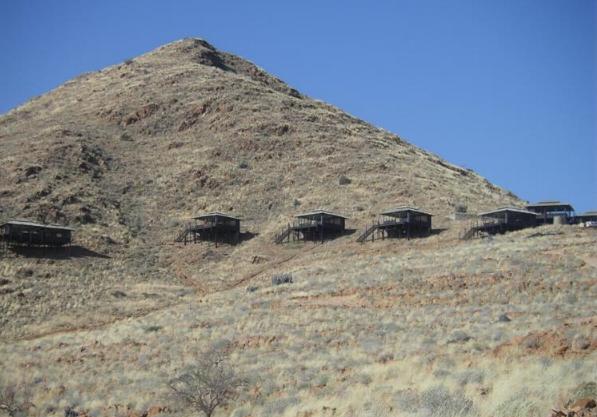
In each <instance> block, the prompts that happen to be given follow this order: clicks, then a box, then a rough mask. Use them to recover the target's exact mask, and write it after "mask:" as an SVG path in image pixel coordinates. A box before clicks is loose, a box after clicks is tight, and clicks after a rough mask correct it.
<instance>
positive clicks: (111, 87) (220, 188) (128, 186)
mask: <svg viewBox="0 0 597 417" xmlns="http://www.w3.org/2000/svg"><path fill="white" fill-rule="evenodd" d="M0 144H1V149H2V152H1V153H0V158H1V162H0V196H1V198H0V219H8V218H15V217H17V218H26V219H31V220H40V221H44V222H56V223H62V224H68V225H71V226H74V227H75V228H76V232H75V243H76V244H77V245H78V246H81V247H82V248H84V251H83V252H76V253H74V256H70V257H69V258H68V259H58V260H56V259H47V256H41V257H39V258H32V257H30V256H29V257H26V258H23V257H11V256H9V257H8V258H7V257H4V258H0V275H1V276H0V278H5V279H6V280H7V281H8V282H9V284H7V285H5V286H4V287H3V288H0V291H1V292H2V294H0V295H1V297H0V313H1V314H0V329H2V328H3V327H4V330H5V331H6V332H8V334H14V335H16V334H20V335H26V334H40V333H47V332H52V331H54V330H56V329H63V328H69V329H70V328H76V327H78V326H81V325H82V324H81V323H86V324H85V326H87V325H88V324H89V323H90V322H92V323H95V324H98V323H99V324H101V323H105V322H109V321H111V320H113V319H117V318H122V317H130V316H131V315H137V314H144V313H145V312H147V311H152V310H153V309H155V308H161V307H162V306H164V305H169V304H171V303H173V302H176V301H177V300H178V297H179V295H180V294H181V291H182V293H185V291H187V290H188V288H192V289H194V290H196V291H199V292H200V293H202V294H206V293H210V292H213V291H215V290H221V289H227V288H230V287H234V286H237V285H241V284H244V283H246V282H248V281H249V280H251V279H253V278H254V277H256V276H258V275H259V274H269V273H270V272H272V271H273V272H275V270H276V269H278V268H281V267H282V265H283V264H284V263H285V262H286V261H287V260H289V259H291V258H292V257H295V256H298V255H299V254H300V253H301V251H298V252H293V250H291V249H288V248H282V247H276V246H274V245H272V238H273V236H274V235H275V234H276V233H277V232H279V231H280V229H281V228H282V227H283V226H284V225H285V224H286V223H287V222H288V221H289V220H290V219H291V217H292V216H293V215H294V214H296V213H297V212H301V211H305V210H310V209H313V208H319V207H321V208H326V209H328V210H334V211H338V212H341V213H343V214H344V215H346V216H348V217H349V218H350V219H349V222H348V227H350V228H353V229H360V228H361V227H363V226H364V225H365V224H366V223H367V222H370V221H372V220H373V219H374V218H375V216H376V213H379V211H380V210H382V209H386V208H388V207H392V206H396V205H402V204H412V205H418V206H420V207H421V208H424V209H426V210H429V211H431V212H432V213H434V214H435V215H436V217H434V224H435V225H436V226H438V227H443V228H449V231H448V232H446V233H442V234H441V236H439V237H438V236H435V237H433V238H430V239H427V241H428V242H429V243H430V244H433V242H435V241H437V239H445V237H446V236H450V235H451V233H452V235H451V236H452V237H453V236H454V233H456V232H454V231H455V230H456V228H455V227H451V226H453V225H452V224H450V222H449V220H447V217H446V215H448V214H449V213H451V212H452V211H453V209H454V206H455V205H456V204H463V205H466V206H468V208H469V211H473V212H474V211H477V210H479V209H485V208H490V207H494V206H496V205H502V204H511V203H516V202H518V201H519V200H518V199H517V198H516V197H515V196H513V195H512V194H510V193H508V192H506V191H504V190H502V189H500V188H497V187H495V186H494V185H492V184H490V183H489V182H488V181H487V180H485V179H483V178H482V177H480V176H479V175H477V174H476V173H474V172H472V171H470V170H466V169H463V168H459V167H457V166H454V165H452V164H449V163H447V162H446V161H443V160H441V159H440V158H438V157H437V156H435V155H433V154H430V153H428V152H425V151H423V150H421V149H419V148H417V147H415V146H413V145H411V144H409V143H407V142H405V141H404V140H402V139H401V138H399V137H398V136H396V135H393V134H390V133H388V132H386V131H384V130H381V129H378V128H375V127H373V126H371V125H369V124H367V123H365V122H363V121H361V120H358V119H356V118H354V117H352V116H349V115H347V114H346V113H344V112H342V111H341V110H339V109H337V108H335V107H332V106H330V105H328V104H325V103H322V102H319V101H316V100H312V99H310V98H308V97H305V96H303V95H301V94H300V93H299V92H297V91H296V90H294V89H292V88H290V87H288V86H287V85H286V84H284V83H283V82H282V81H280V80H279V79H277V78H275V77H272V76H271V75H269V74H267V73H266V72H264V71H263V70H261V69H260V68H258V67H256V66H255V65H253V64H251V63H249V62H247V61H245V60H242V59H240V58H238V57H235V56H233V55H230V54H227V53H223V52H220V51H217V50H216V49H215V48H214V47H212V46H211V45H209V44H208V43H207V42H205V41H202V40H198V39H186V40H182V41H178V42H174V43H171V44H168V45H165V46H163V47H161V48H158V49H156V50H155V51H152V52H150V53H148V54H145V55H143V56H141V57H138V58H136V59H133V60H130V61H127V62H124V63H122V64H120V65H115V66H112V67H109V68H106V69H104V70H102V71H99V72H96V73H91V74H84V75H81V76H80V77H78V78H76V79H74V80H72V81H69V82H67V83H66V84H64V85H63V86H60V87H58V88H56V89H55V90H53V91H51V92H49V93H48V94H45V95H43V96H41V97H39V98H36V99H34V100H31V101H30V102H28V103H26V104H25V105H23V106H21V107H19V108H16V109H14V110H13V111H11V112H9V113H7V114H5V115H3V116H1V117H0ZM341 179H342V181H341ZM212 210H219V211H226V212H232V213H235V214H237V215H239V216H241V217H242V218H243V229H245V230H248V231H250V232H252V233H253V234H254V235H255V237H254V238H253V239H250V240H248V241H246V242H244V243H243V244H242V245H239V246H237V247H228V246H225V247H220V248H218V249H217V250H214V248H213V247H211V246H210V245H206V244H203V245H190V246H183V245H181V244H175V243H174V239H175V237H176V236H177V235H178V233H179V232H180V230H181V228H182V226H183V225H184V223H185V222H186V221H187V219H188V218H189V217H191V216H192V215H194V214H197V213H200V212H203V211H212ZM355 237H356V236H355V235H352V236H346V237H344V238H342V239H338V240H337V241H334V242H332V243H331V244H332V245H340V246H342V247H344V248H345V250H348V251H350V250H351V249H349V248H348V247H347V246H346V245H349V244H350V242H352V241H354V239H355ZM308 250H310V249H307V251H308ZM239 271H240V272H239ZM33 283H35V284H33ZM181 288H182V289H181ZM122 293H124V294H126V297H121V296H118V294H122ZM114 294H116V295H114ZM48 316H51V317H52V318H53V319H52V320H46V317H48ZM75 317H77V318H81V320H79V319H75ZM6 326H8V327H6ZM27 326H32V327H27ZM9 328H10V329H9Z"/></svg>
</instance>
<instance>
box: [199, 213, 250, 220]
mask: <svg viewBox="0 0 597 417" xmlns="http://www.w3.org/2000/svg"><path fill="white" fill-rule="evenodd" d="M214 217H223V218H226V219H232V220H240V218H238V217H236V216H232V215H230V214H226V213H222V212H221V211H212V212H210V213H205V214H201V215H199V216H196V217H193V220H205V219H211V218H214Z"/></svg>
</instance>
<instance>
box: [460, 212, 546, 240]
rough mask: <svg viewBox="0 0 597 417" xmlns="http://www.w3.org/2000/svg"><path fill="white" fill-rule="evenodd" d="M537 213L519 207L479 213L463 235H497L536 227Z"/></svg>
mask: <svg viewBox="0 0 597 417" xmlns="http://www.w3.org/2000/svg"><path fill="white" fill-rule="evenodd" d="M536 225H537V214H536V213H535V212H532V211H528V210H524V209H520V208H517V207H502V208H499V209H496V210H493V211H488V212H485V213H479V219H478V220H477V221H476V222H475V224H473V225H472V226H471V227H470V228H469V229H468V230H467V232H466V233H465V234H464V236H463V237H462V238H463V239H471V238H473V237H478V236H481V235H484V234H488V235H496V234H503V233H506V232H512V231H515V230H521V229H526V228H528V227H535V226H536Z"/></svg>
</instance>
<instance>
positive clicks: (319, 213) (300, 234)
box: [274, 210, 346, 244]
mask: <svg viewBox="0 0 597 417" xmlns="http://www.w3.org/2000/svg"><path fill="white" fill-rule="evenodd" d="M345 232H346V217H344V216H342V215H340V214H336V213H332V212H329V211H325V210H315V211H312V212H308V213H303V214H299V215H297V216H296V220H295V222H294V223H293V224H289V225H288V227H287V228H286V229H284V230H283V231H282V232H281V233H279V234H278V235H277V236H276V237H275V238H274V243H278V244H280V243H284V242H291V241H301V240H302V241H320V242H321V243H323V242H324V241H325V240H328V239H334V238H336V237H338V236H341V235H343V234H344V233H345Z"/></svg>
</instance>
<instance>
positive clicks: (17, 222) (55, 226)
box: [0, 220, 75, 231]
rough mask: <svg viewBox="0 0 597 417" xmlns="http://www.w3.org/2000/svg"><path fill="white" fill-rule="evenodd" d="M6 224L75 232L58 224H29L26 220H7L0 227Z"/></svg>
mask: <svg viewBox="0 0 597 417" xmlns="http://www.w3.org/2000/svg"><path fill="white" fill-rule="evenodd" d="M7 224H9V225H15V226H27V227H37V228H40V229H56V230H70V231H74V230H75V229H73V228H72V227H68V226H61V225H59V224H43V223H37V222H31V221H28V220H9V221H7V222H4V223H2V224H0V227H2V226H4V225H7Z"/></svg>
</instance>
